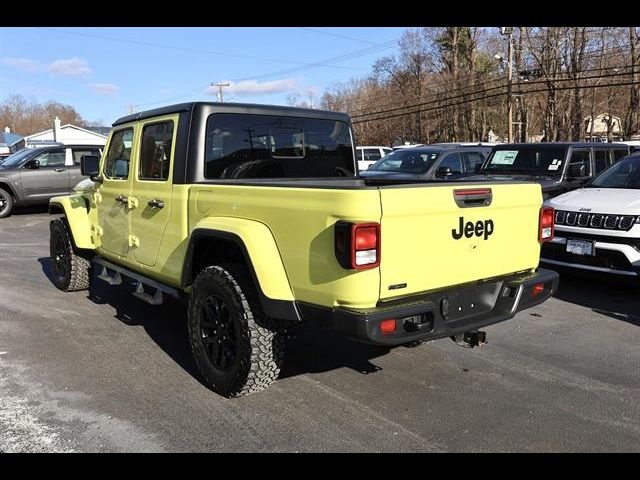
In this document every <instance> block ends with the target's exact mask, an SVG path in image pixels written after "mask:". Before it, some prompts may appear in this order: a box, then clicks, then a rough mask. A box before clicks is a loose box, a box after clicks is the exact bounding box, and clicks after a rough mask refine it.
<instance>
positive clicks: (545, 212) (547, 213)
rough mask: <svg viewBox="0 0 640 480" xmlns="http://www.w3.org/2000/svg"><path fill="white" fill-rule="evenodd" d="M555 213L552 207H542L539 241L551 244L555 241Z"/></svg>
mask: <svg viewBox="0 0 640 480" xmlns="http://www.w3.org/2000/svg"><path fill="white" fill-rule="evenodd" d="M554 218H555V211H554V210H553V208H551V207H542V208H541V209H540V227H539V232H538V241H539V242H540V243H542V242H550V241H551V240H553V228H554Z"/></svg>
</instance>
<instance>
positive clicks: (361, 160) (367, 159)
mask: <svg viewBox="0 0 640 480" xmlns="http://www.w3.org/2000/svg"><path fill="white" fill-rule="evenodd" d="M389 152H393V149H392V148H390V147H371V146H366V147H356V160H357V161H358V170H366V169H367V168H369V167H370V166H371V165H373V164H374V163H376V162H377V161H378V160H380V159H381V158H382V157H384V156H385V155H386V154H387V153H389Z"/></svg>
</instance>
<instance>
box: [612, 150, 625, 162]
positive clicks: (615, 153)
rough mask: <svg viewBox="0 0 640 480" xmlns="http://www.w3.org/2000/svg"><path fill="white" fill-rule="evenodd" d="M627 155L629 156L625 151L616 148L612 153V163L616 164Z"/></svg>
mask: <svg viewBox="0 0 640 480" xmlns="http://www.w3.org/2000/svg"><path fill="white" fill-rule="evenodd" d="M627 155H629V152H628V151H627V150H623V149H621V148H616V149H615V150H614V151H613V163H616V162H617V161H618V160H620V159H621V158H622V157H626V156H627Z"/></svg>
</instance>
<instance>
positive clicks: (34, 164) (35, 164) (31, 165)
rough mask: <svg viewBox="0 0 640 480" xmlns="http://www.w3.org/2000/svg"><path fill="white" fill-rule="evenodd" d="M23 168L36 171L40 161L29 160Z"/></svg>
mask: <svg viewBox="0 0 640 480" xmlns="http://www.w3.org/2000/svg"><path fill="white" fill-rule="evenodd" d="M25 167H26V168H30V169H32V170H37V169H38V168H40V160H31V161H30V162H28V163H27V164H26V165H25Z"/></svg>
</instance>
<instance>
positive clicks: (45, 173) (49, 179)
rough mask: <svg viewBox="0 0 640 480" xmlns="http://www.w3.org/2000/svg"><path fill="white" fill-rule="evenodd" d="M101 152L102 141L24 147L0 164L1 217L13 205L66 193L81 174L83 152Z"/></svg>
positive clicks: (9, 210)
mask: <svg viewBox="0 0 640 480" xmlns="http://www.w3.org/2000/svg"><path fill="white" fill-rule="evenodd" d="M101 154H102V146H101V145H65V146H60V145H53V146H47V147H39V148H26V149H24V150H20V151H19V152H16V153H14V154H13V155H11V156H9V157H7V158H6V159H5V161H4V162H3V163H2V165H0V218H3V217H6V216H7V215H9V214H11V210H12V209H13V207H14V206H16V205H35V204H46V203H47V202H48V201H49V199H50V198H51V197H55V196H56V195H66V194H68V193H70V192H71V190H72V189H73V186H74V185H75V184H76V183H78V182H79V181H81V180H82V179H83V178H85V177H83V176H82V175H81V173H80V159H81V158H82V156H83V155H98V156H100V155H101Z"/></svg>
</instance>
